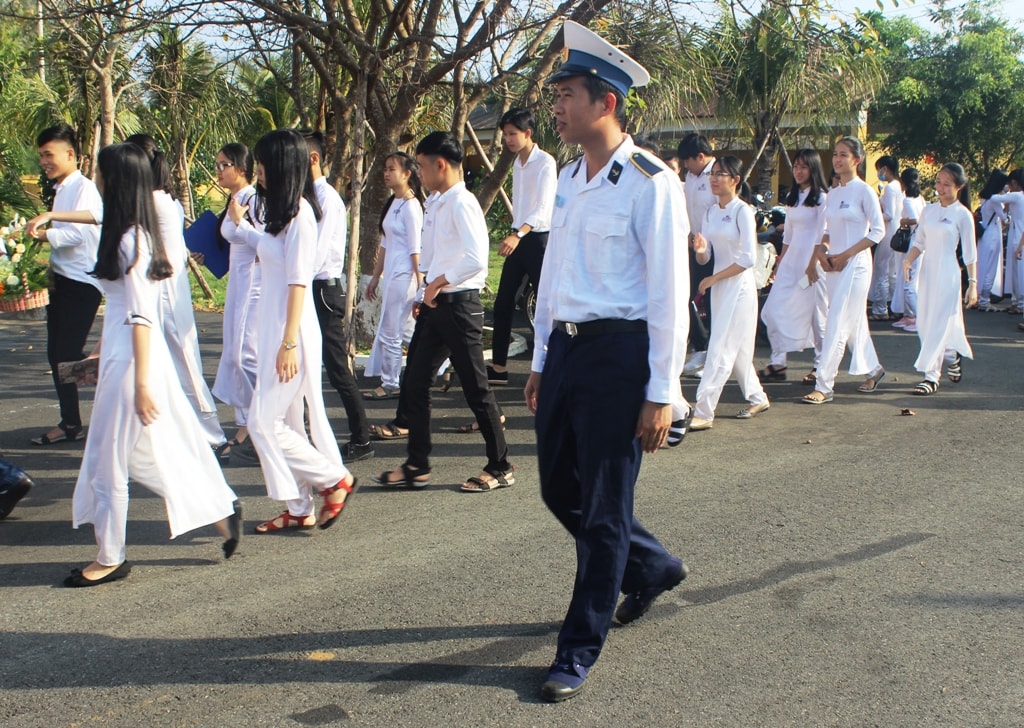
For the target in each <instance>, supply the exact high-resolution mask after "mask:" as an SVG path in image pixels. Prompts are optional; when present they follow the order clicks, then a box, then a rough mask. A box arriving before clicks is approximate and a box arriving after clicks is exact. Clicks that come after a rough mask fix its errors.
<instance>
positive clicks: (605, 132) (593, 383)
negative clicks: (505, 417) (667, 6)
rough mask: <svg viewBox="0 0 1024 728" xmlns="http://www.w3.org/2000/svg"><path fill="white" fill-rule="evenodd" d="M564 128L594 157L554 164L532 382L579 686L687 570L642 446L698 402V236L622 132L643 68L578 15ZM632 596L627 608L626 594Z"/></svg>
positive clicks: (563, 678)
mask: <svg viewBox="0 0 1024 728" xmlns="http://www.w3.org/2000/svg"><path fill="white" fill-rule="evenodd" d="M563 33H564V37H565V45H566V47H567V48H568V49H569V56H568V58H567V60H566V61H565V62H564V63H563V64H562V66H561V68H560V69H559V70H558V72H557V73H555V75H554V76H552V77H551V78H550V79H548V83H554V84H555V90H556V99H555V105H554V110H553V111H554V117H555V127H556V129H557V131H558V133H559V135H560V136H561V138H562V141H564V142H565V143H566V144H569V145H573V144H579V145H580V146H581V147H582V149H583V156H582V157H580V158H579V159H577V160H574V161H572V162H570V163H568V164H567V165H566V166H565V167H564V168H563V169H562V172H561V174H560V175H559V178H558V189H557V195H556V198H555V209H554V213H553V214H552V218H551V236H550V238H549V240H548V248H547V251H546V253H545V255H544V276H543V277H542V278H541V285H540V292H539V295H538V297H537V317H536V321H535V331H536V342H535V346H534V354H533V365H532V371H531V373H530V378H529V381H528V382H527V384H526V389H525V391H524V395H525V398H526V404H527V406H528V407H529V408H530V411H531V412H533V413H535V414H536V428H537V464H538V469H539V472H540V481H541V496H542V498H543V499H544V503H545V504H546V505H547V506H548V508H549V509H550V510H551V512H552V513H553V514H554V516H555V517H556V518H557V519H558V521H559V522H560V523H561V524H562V525H563V526H564V527H565V528H566V530H567V531H569V533H570V534H571V535H572V537H573V538H574V540H575V542H576V549H575V555H576V578H575V581H574V587H573V595H572V600H571V601H570V603H569V609H568V611H567V613H566V616H565V620H564V621H563V623H562V628H561V630H560V631H559V634H558V646H557V650H556V653H555V661H554V662H553V664H552V665H551V667H550V668H549V670H548V673H547V679H546V680H545V682H544V683H543V684H542V686H541V691H540V694H541V698H542V699H544V700H548V701H552V702H558V701H561V700H566V699H567V698H571V697H573V696H574V695H576V694H577V693H579V691H580V690H582V689H583V685H584V682H585V680H586V678H587V674H588V672H589V670H590V669H591V668H592V667H593V665H594V663H595V662H596V661H597V658H598V656H599V655H600V653H601V650H602V648H603V646H604V642H605V638H606V637H607V635H608V630H609V628H610V627H611V621H612V617H613V616H614V617H615V618H616V619H617V620H618V621H619V622H620V623H622V624H626V623H628V622H632V621H633V620H635V619H637V618H639V617H640V616H642V615H643V614H644V613H645V612H646V611H647V610H648V609H649V608H650V606H651V604H652V603H653V602H654V601H655V600H656V599H657V598H658V597H659V596H661V595H662V594H663V593H664V592H665V591H668V590H669V589H672V588H674V587H675V586H676V585H677V584H679V583H680V582H681V581H682V580H683V579H684V578H685V577H686V567H685V566H684V565H683V562H682V561H681V560H680V559H678V558H676V557H674V556H672V555H671V554H670V553H669V552H668V551H667V550H666V549H665V547H664V546H662V545H661V543H659V542H658V540H657V539H656V538H655V537H654V535H652V534H651V533H650V532H649V531H648V530H647V529H645V528H644V527H643V525H642V524H641V523H640V521H639V520H637V518H636V517H635V516H634V515H633V495H634V491H635V488H636V482H637V477H638V475H639V473H640V463H641V458H642V453H655V452H657V451H658V449H659V448H660V447H661V446H662V445H663V444H665V443H666V442H667V439H668V436H669V429H670V426H671V423H672V419H673V414H674V413H673V409H674V408H673V405H674V404H675V403H679V404H680V405H681V406H682V407H688V405H686V404H685V400H684V399H683V397H682V392H681V389H680V385H679V376H680V374H681V372H682V368H683V358H684V354H685V352H686V335H687V329H688V323H689V318H688V316H687V297H688V294H689V270H688V267H687V250H686V245H685V241H686V239H687V236H688V234H689V225H688V223H687V218H686V209H685V203H684V200H683V190H682V186H681V184H680V182H679V178H678V177H677V176H676V175H675V174H673V173H672V172H671V171H669V170H668V168H667V167H665V165H664V164H663V163H662V162H661V161H660V160H658V159H657V157H655V156H653V155H651V154H648V153H646V152H643V151H640V150H638V149H637V148H636V146H635V145H634V143H633V140H632V139H631V138H630V136H629V135H628V134H625V133H624V132H623V129H624V125H625V109H624V106H625V97H626V95H627V93H628V92H629V88H630V87H631V86H642V85H644V84H646V83H647V82H648V80H649V78H650V76H649V75H648V73H647V71H646V70H644V68H643V67H642V66H640V65H639V64H638V63H636V62H635V61H634V60H633V59H631V58H629V57H628V56H626V55H624V54H623V53H622V52H621V51H619V50H618V49H616V48H614V47H613V46H612V45H610V44H609V43H607V42H605V41H603V40H602V39H601V38H599V37H598V36H597V35H595V34H594V33H592V32H590V31H589V30H587V29H586V28H584V27H582V26H580V25H578V24H576V23H573V22H571V21H566V22H565V25H564V26H563ZM620 591H621V592H622V593H623V594H625V598H624V599H623V600H622V603H621V604H620V605H619V607H618V609H616V606H615V605H616V601H617V599H618V596H619V592H620Z"/></svg>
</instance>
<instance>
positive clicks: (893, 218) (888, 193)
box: [878, 179, 903, 244]
mask: <svg viewBox="0 0 1024 728" xmlns="http://www.w3.org/2000/svg"><path fill="white" fill-rule="evenodd" d="M878 204H879V206H880V207H881V208H882V220H884V221H885V237H884V238H882V241H883V242H884V243H886V244H888V242H889V241H890V240H892V236H893V234H894V233H895V232H896V229H897V228H899V226H900V213H901V212H902V211H903V188H902V187H901V186H900V183H899V180H895V179H894V180H892V181H891V182H889V183H888V184H887V185H886V186H885V189H883V190H882V194H881V196H880V197H879V199H878Z"/></svg>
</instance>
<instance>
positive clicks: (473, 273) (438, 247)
mask: <svg viewBox="0 0 1024 728" xmlns="http://www.w3.org/2000/svg"><path fill="white" fill-rule="evenodd" d="M488 242H489V239H488V237H487V221H486V220H485V219H484V213H483V210H481V209H480V203H479V202H478V201H477V199H476V196H474V195H473V193H472V192H470V191H469V190H467V189H466V183H465V182H456V183H455V184H454V185H452V186H451V187H449V188H448V190H447V191H446V192H444V193H443V194H441V195H438V196H437V197H436V198H434V199H433V201H431V203H430V205H429V206H428V207H427V213H426V216H425V217H424V219H423V239H422V243H421V245H422V248H423V252H422V257H421V258H420V267H421V268H423V269H424V270H426V271H427V272H428V274H429V277H430V280H434V279H436V278H438V277H439V276H442V275H443V276H444V277H445V280H446V281H448V285H447V286H445V287H444V288H443V289H441V292H442V293H453V292H455V291H479V290H480V289H481V288H483V287H484V283H486V282H487V245H488ZM428 253H429V260H427V261H426V262H425V265H424V258H426V257H427V255H428Z"/></svg>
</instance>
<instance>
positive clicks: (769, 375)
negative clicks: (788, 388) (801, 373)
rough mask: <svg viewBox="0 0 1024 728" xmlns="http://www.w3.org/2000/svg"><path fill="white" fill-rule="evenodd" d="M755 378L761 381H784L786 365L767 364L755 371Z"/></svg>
mask: <svg viewBox="0 0 1024 728" xmlns="http://www.w3.org/2000/svg"><path fill="white" fill-rule="evenodd" d="M757 378H758V379H760V380H761V381H762V382H784V381H786V367H777V366H775V365H774V364H769V365H768V366H766V367H765V368H764V369H762V370H761V371H759V372H758V373H757Z"/></svg>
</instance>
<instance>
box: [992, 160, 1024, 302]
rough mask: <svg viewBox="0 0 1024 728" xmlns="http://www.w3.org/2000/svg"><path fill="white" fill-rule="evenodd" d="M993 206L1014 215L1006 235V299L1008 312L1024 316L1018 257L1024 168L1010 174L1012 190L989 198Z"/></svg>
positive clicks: (1023, 272)
mask: <svg viewBox="0 0 1024 728" xmlns="http://www.w3.org/2000/svg"><path fill="white" fill-rule="evenodd" d="M989 199H990V200H992V202H993V203H996V204H1000V205H1005V206H1006V211H1007V212H1008V213H1009V214H1010V227H1009V230H1007V233H1006V267H1005V268H1004V271H1003V296H1008V297H1009V298H1010V306H1009V308H1007V309H1006V312H1007V313H1010V314H1021V313H1024V258H1022V257H1021V256H1018V255H1017V252H1018V248H1019V247H1020V245H1021V244H1022V243H1024V169H1015V170H1013V171H1012V172H1010V178H1009V190H1008V191H1007V192H1003V193H999V194H994V195H992V197H990V198H989Z"/></svg>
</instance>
